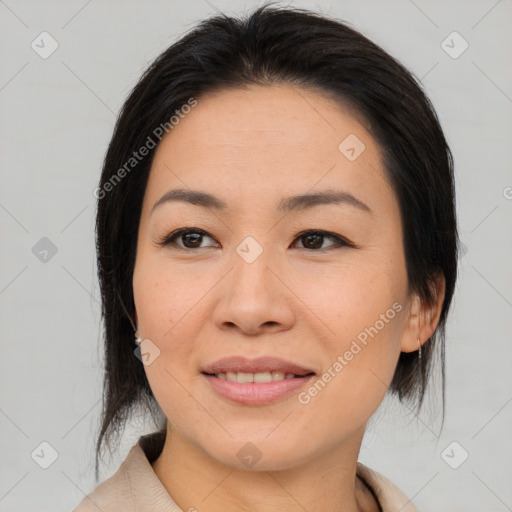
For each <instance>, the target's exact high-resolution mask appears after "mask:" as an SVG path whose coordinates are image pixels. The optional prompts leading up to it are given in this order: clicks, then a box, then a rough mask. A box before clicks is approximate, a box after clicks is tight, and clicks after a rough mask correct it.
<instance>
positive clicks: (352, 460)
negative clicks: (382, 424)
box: [152, 424, 379, 512]
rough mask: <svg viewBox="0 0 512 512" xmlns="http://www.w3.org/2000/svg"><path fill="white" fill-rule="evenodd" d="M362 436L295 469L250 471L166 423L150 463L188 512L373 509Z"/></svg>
mask: <svg viewBox="0 0 512 512" xmlns="http://www.w3.org/2000/svg"><path fill="white" fill-rule="evenodd" d="M363 434H364V431H363V432H360V433H358V434H357V435H355V439H353V440H350V441H347V442H344V443H340V444H338V445H336V446H335V447H333V448H332V449H331V450H329V453H325V454H322V455H320V456H318V457H317V458H316V459H314V460H308V461H305V462H303V463H302V464H299V465H297V466H295V467H293V468H289V469H284V470H276V471H251V470H240V469H237V468H233V467H230V466H227V465H224V464H222V463H220V462H219V461H217V460H215V459H213V458H212V457H211V456H210V455H208V454H207V453H206V452H204V451H203V450H201V449H200V448H198V447H197V446H195V445H192V444H191V443H189V442H188V441H187V440H186V439H185V438H183V437H182V436H181V435H180V434H179V433H178V432H177V431H172V432H171V430H170V428H169V424H168V428H167V435H166V440H165V444H164V448H163V450H162V453H161V454H160V456H159V457H158V458H157V459H156V460H155V461H154V462H153V463H152V466H153V470H154V471H155V473H156V475H157V476H158V478H159V479H160V481H161V482H162V484H163V485H164V487H165V488H166V489H167V491H168V492H169V494H170V495H171V496H172V498H173V499H174V501H175V502H176V503H177V505H178V506H179V507H180V508H181V509H182V510H184V511H187V512H188V511H190V512H194V511H198V510H200V511H201V512H227V511H237V512H238V511H241V510H242V511H249V510H250V511H251V512H270V511H272V512H275V511H276V510H278V511H279V510H283V511H284V510H286V511H287V512H304V510H307V511H308V512H317V511H318V512H320V511H322V512H325V511H326V510H332V511H340V512H374V511H378V510H379V507H378V504H377V502H376V501H375V499H374V498H373V495H372V493H371V492H370V491H369V489H368V488H367V487H366V486H365V485H364V483H363V482H362V481H361V480H359V479H358V478H356V470H357V456H358V453H359V448H360V446H361V441H362V435H363Z"/></svg>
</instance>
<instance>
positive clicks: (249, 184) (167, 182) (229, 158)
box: [146, 85, 394, 210]
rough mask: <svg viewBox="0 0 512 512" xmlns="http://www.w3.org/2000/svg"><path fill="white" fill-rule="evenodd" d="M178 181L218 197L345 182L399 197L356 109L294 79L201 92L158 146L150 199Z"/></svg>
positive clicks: (359, 190) (367, 192)
mask: <svg viewBox="0 0 512 512" xmlns="http://www.w3.org/2000/svg"><path fill="white" fill-rule="evenodd" d="M354 156H355V157H356V158H354ZM176 186H179V187H180V188H183V187H190V188H194V189H202V190H205V191H206V190H207V191H209V192H213V193H216V194H217V195H219V196H221V197H226V195H227V193H228V191H229V192H230V193H231V194H229V195H230V199H231V200H236V198H239V199H241V198H244V200H247V199H248V196H251V195H254V194H255V193H256V192H261V193H262V195H263V196H264V197H268V198H269V199H270V198H271V197H273V198H275V197H277V196H276V194H278V193H279V192H280V191H284V190H286V191H288V192H289V193H290V194H300V193H305V192H306V191H308V190H310V189H314V188H324V189H325V188H340V187H343V188H344V189H349V190H351V191H352V192H353V193H354V194H356V195H358V196H360V197H361V199H363V200H364V197H366V198H367V199H366V201H368V202H374V203H375V201H377V203H379V202H381V203H382V204H381V205H380V206H381V207H382V208H385V207H386V204H384V203H385V202H386V201H385V200H386V197H385V195H386V193H387V194H388V197H387V200H388V202H389V201H394V194H393V191H392V190H391V188H390V187H389V185H388V183H387V179H386V176H385V173H384V168H383V164H382V161H381V154H380V148H379V146H378V144H377V142H376V141H375V140H374V139H373V137H372V136H371V135H370V134H369V132H368V131H367V130H366V129H365V128H364V126H363V124H362V123H361V122H360V121H359V120H358V118H357V117H356V115H354V113H351V111H350V110H349V109H348V108H347V107H346V106H344V105H343V104H341V103H340V102H337V101H334V100H333V99H331V98H329V97H327V96H325V95H322V94H321V93H319V92H317V91H313V90H306V89H302V88H297V87H294V86H291V85H279V86H265V87H262V86H250V87H247V88H244V89H242V88H240V89H229V90H220V91H216V92H214V93H209V94H206V95H205V96H203V97H201V98H199V99H198V100H197V106H195V107H194V108H192V109H191V110H190V112H189V113H188V114H185V115H182V116H181V118H180V120H179V122H178V123H177V124H175V125H174V126H173V128H172V129H171V130H170V131H169V133H168V134H167V135H165V137H164V138H163V139H162V141H161V142H160V144H159V145H158V147H157V149H156V154H155V157H154V159H153V164H152V169H151V173H150V178H149V183H148V187H147V190H146V198H147V202H151V204H153V203H154V202H156V201H157V200H158V199H159V197H160V196H161V195H162V194H163V193H164V192H166V191H167V190H168V189H169V188H172V187H176ZM232 193H234V195H233V194H232ZM281 195H283V194H281ZM372 196H374V198H373V199H372ZM387 206H389V205H387ZM376 209H377V210H378V209H379V205H378V204H377V205H376Z"/></svg>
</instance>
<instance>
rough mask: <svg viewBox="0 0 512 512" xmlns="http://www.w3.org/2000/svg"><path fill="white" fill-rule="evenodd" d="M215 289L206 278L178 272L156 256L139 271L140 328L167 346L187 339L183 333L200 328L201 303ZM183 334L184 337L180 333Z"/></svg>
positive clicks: (136, 281) (136, 274)
mask: <svg viewBox="0 0 512 512" xmlns="http://www.w3.org/2000/svg"><path fill="white" fill-rule="evenodd" d="M210 287H211V284H210V280H209V279H208V278H207V277H206V276H200V275H198V274H197V273H196V272H195V271H194V270H193V269H190V270H187V271H184V270H183V268H180V269H176V268H173V266H172V265H171V264H170V263H169V262H168V261H165V258H164V257H161V256H155V257H154V258H152V259H151V260H147V261H141V262H140V264H139V263H138V264H137V265H136V267H135V272H134V279H133V293H134V300H135V306H136V309H137V315H138V318H139V324H140V325H141V329H142V333H141V334H143V335H144V336H146V337H151V336H153V337H154V338H155V341H156V340H159V341H160V342H161V343H163V344H169V343H170V342H171V341H172V340H174V339H182V338H183V332H181V331H183V329H184V327H185V326H187V328H191V327H192V328H193V327H194V326H196V327H199V326H200V325H201V322H200V320H201V318H203V317H204V313H202V308H201V302H202V299H203V298H204V297H205V295H206V294H207V292H208V290H209V288H210ZM178 332H180V336H176V333H178Z"/></svg>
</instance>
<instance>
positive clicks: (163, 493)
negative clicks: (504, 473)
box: [73, 431, 418, 512]
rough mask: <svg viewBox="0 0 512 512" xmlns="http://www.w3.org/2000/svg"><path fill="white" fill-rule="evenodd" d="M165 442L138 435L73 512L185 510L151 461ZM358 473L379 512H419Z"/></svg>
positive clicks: (365, 470) (370, 474)
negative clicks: (114, 469)
mask: <svg viewBox="0 0 512 512" xmlns="http://www.w3.org/2000/svg"><path fill="white" fill-rule="evenodd" d="M164 442H165V431H159V432H153V433H152V434H147V435H144V436H140V437H139V440H138V442H137V444H135V445H134V446H133V447H132V448H131V450H130V452H129V453H128V455H127V457H126V459H125V460H124V461H123V463H122V464H121V466H120V467H119V469H118V470H117V472H116V473H114V474H113V475H112V476H111V477H110V478H108V479H107V480H105V481H104V482H103V483H101V484H100V485H98V487H96V489H95V490H94V491H93V492H92V493H91V494H88V495H87V496H86V497H85V498H84V499H83V500H82V501H81V502H80V503H79V504H78V507H77V508H75V509H74V511H73V512H188V511H183V510H182V509H181V508H179V507H178V505H177V504H176V503H175V502H174V500H173V499H172V497H171V496H170V494H169V493H168V492H167V490H166V488H165V487H164V486H163V484H162V482H161V481H160V479H159V478H158V477H157V475H156V473H155V472H154V471H153V468H152V466H151V462H153V461H154V460H156V459H157V458H158V456H159V455H160V453H161V452H162V449H163V447H164ZM356 473H357V475H358V476H359V477H360V478H361V479H362V480H363V481H364V482H365V483H366V485H367V486H368V488H369V489H370V490H371V491H372V492H373V494H374V496H375V498H376V500H377V501H378V503H379V506H380V508H381V509H382V512H418V509H417V508H416V507H415V506H414V505H413V503H412V502H411V501H410V500H409V499H408V498H407V497H406V496H405V494H404V493H402V491H400V489H398V487H396V486H395V485H394V484H393V483H392V482H391V481H389V480H388V479H387V478H385V477H384V476H382V475H381V474H379V473H377V472H376V471H374V470H372V469H370V468H369V467H367V466H365V465H364V464H362V463H361V462H357V469H356Z"/></svg>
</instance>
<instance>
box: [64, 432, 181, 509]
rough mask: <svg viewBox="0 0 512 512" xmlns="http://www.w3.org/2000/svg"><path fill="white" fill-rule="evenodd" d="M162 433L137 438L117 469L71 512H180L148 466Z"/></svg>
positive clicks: (160, 443)
mask: <svg viewBox="0 0 512 512" xmlns="http://www.w3.org/2000/svg"><path fill="white" fill-rule="evenodd" d="M162 446H163V437H162V434H161V433H159V432H157V433H153V434H149V435H146V436H141V437H140V438H139V441H138V442H137V444H136V445H135V446H133V447H132V448H131V449H130V452H129V453H128V455H127V457H126V459H125V460H124V461H123V463H122V464H121V466H120V467H119V469H118V470H117V471H116V472H115V473H114V474H113V475H112V476H111V477H110V478H108V479H107V480H105V481H104V482H103V483H101V484H100V485H99V486H98V487H96V489H94V491H93V492H91V493H90V494H88V495H87V496H85V498H84V499H83V500H82V501H81V502H80V503H79V504H78V506H77V507H76V508H75V509H74V510H73V512H99V511H101V512H120V511H122V512H142V511H144V510H148V507H149V509H150V510H151V511H152V512H181V509H180V508H179V507H178V506H177V505H176V503H175V502H174V501H173V499H172V498H171V496H170V495H169V493H168V492H167V491H166V489H165V487H164V486H163V485H162V483H161V482H160V480H159V479H158V477H157V476H156V474H155V472H154V471H153V468H152V466H151V462H152V460H153V459H154V458H155V454H157V453H158V451H159V450H161V448H162Z"/></svg>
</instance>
